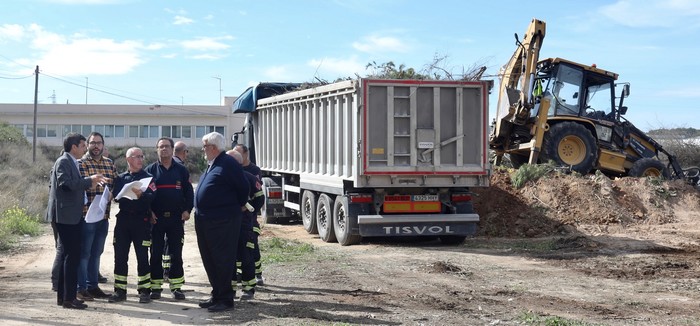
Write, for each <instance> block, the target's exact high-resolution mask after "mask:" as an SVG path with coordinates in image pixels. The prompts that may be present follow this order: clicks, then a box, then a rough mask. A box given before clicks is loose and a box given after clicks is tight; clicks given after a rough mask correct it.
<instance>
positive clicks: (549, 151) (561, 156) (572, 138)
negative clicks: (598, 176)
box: [542, 122, 598, 174]
mask: <svg viewBox="0 0 700 326" xmlns="http://www.w3.org/2000/svg"><path fill="white" fill-rule="evenodd" d="M542 154H543V157H542V161H543V162H546V161H548V160H552V161H554V163H555V164H559V165H567V166H570V167H571V169H572V170H573V171H576V172H578V173H581V174H588V172H590V171H591V169H593V167H594V166H595V164H596V162H597V161H598V148H597V145H596V140H595V138H594V137H593V134H591V132H590V131H589V130H588V129H586V127H584V126H582V125H580V124H578V123H575V122H562V123H558V124H556V125H554V126H553V127H552V128H550V129H549V131H547V133H546V134H545V136H544V144H543V145H542Z"/></svg>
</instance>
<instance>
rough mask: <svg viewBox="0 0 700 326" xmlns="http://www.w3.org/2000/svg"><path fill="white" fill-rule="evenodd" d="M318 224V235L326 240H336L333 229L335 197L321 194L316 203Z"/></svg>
mask: <svg viewBox="0 0 700 326" xmlns="http://www.w3.org/2000/svg"><path fill="white" fill-rule="evenodd" d="M316 226H317V227H318V236H319V237H320V238H321V240H323V241H325V242H335V240H336V239H335V231H333V199H331V197H329V196H328V195H326V194H321V196H319V197H318V203H316Z"/></svg>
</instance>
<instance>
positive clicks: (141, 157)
mask: <svg viewBox="0 0 700 326" xmlns="http://www.w3.org/2000/svg"><path fill="white" fill-rule="evenodd" d="M129 157H130V158H137V159H140V160H143V157H144V156H143V155H131V156H129Z"/></svg>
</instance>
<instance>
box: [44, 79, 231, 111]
mask: <svg viewBox="0 0 700 326" xmlns="http://www.w3.org/2000/svg"><path fill="white" fill-rule="evenodd" d="M42 74H43V75H44V76H47V77H49V78H52V79H55V80H58V81H61V82H64V83H67V84H71V85H74V86H78V87H80V88H86V86H85V85H83V84H78V83H77V82H73V81H70V80H66V79H63V78H60V77H56V76H52V75H49V74H46V73H43V72H42ZM87 89H89V90H93V91H96V92H100V93H104V94H107V95H112V96H116V97H121V98H124V99H127V100H131V101H134V102H139V103H144V104H148V105H154V106H155V105H158V106H160V107H165V108H171V109H175V110H180V111H185V112H192V113H206V114H210V113H208V112H202V111H199V110H195V109H188V108H186V107H184V106H175V105H167V104H166V105H163V104H158V103H154V102H149V101H145V100H141V99H137V98H134V97H130V96H126V95H121V94H117V93H114V92H109V91H105V90H102V89H98V88H94V87H91V86H90V87H87ZM221 116H226V115H224V114H221Z"/></svg>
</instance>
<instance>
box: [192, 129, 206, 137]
mask: <svg viewBox="0 0 700 326" xmlns="http://www.w3.org/2000/svg"><path fill="white" fill-rule="evenodd" d="M195 130H196V131H195V134H194V136H195V137H196V138H200V139H201V138H202V137H204V135H205V134H206V129H205V127H204V126H196V127H195Z"/></svg>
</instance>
